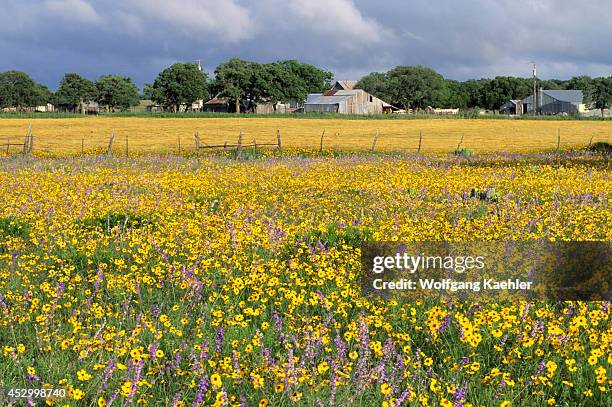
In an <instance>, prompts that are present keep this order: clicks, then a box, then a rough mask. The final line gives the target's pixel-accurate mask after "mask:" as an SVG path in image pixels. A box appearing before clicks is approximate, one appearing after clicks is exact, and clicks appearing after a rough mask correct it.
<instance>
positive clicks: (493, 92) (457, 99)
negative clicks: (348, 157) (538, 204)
mask: <svg viewBox="0 0 612 407" xmlns="http://www.w3.org/2000/svg"><path fill="white" fill-rule="evenodd" d="M356 87H357V88H360V89H363V90H365V91H366V92H368V93H371V94H373V95H374V96H376V97H378V98H380V99H382V100H385V101H387V102H389V103H391V104H393V105H395V106H398V107H401V108H403V109H417V110H418V109H424V108H427V107H428V106H433V107H443V108H460V109H470V108H483V109H487V110H497V109H499V108H500V106H501V105H503V104H504V103H505V102H507V101H508V100H511V99H524V98H525V97H527V96H529V95H532V94H533V79H532V78H520V77H514V76H497V77H495V78H493V79H488V78H485V79H470V80H467V81H463V82H459V81H455V80H450V79H445V78H444V77H443V76H442V75H440V74H439V73H437V72H436V71H434V70H433V69H431V68H427V67H424V66H397V67H395V68H393V69H391V70H389V71H387V72H384V73H382V72H372V73H370V74H368V75H366V76H364V77H363V78H361V79H360V80H359V82H358V83H357V85H356ZM536 87H537V88H538V90H539V89H540V88H542V89H551V90H552V89H558V90H561V89H576V90H582V91H583V95H584V100H583V102H584V103H585V104H586V105H587V106H591V107H594V108H597V109H606V108H609V107H610V106H612V76H611V77H599V78H591V77H589V76H576V77H573V78H571V79H569V80H559V79H550V80H540V79H536Z"/></svg>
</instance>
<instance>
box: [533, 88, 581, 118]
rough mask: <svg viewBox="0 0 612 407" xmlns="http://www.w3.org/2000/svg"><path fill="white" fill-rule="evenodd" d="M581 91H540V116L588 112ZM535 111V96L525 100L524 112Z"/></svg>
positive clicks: (538, 109) (537, 106)
mask: <svg viewBox="0 0 612 407" xmlns="http://www.w3.org/2000/svg"><path fill="white" fill-rule="evenodd" d="M582 99H583V94H582V91H581V90H548V89H540V91H539V92H538V94H537V97H536V112H537V113H538V114H544V115H552V114H579V113H585V112H586V111H587V109H586V106H585V104H584V103H582ZM532 111H533V95H531V96H528V97H526V98H525V99H523V112H524V113H529V112H532Z"/></svg>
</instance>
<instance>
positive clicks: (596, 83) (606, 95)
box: [592, 76, 612, 117]
mask: <svg viewBox="0 0 612 407" xmlns="http://www.w3.org/2000/svg"><path fill="white" fill-rule="evenodd" d="M592 92H593V93H592V97H593V105H594V107H595V108H596V109H600V110H601V117H603V116H604V109H610V108H611V107H612V76H610V77H608V78H603V77H601V78H595V79H593V89H592Z"/></svg>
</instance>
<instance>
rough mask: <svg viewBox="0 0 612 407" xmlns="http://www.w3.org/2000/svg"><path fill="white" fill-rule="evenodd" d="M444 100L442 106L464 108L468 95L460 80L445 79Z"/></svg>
mask: <svg viewBox="0 0 612 407" xmlns="http://www.w3.org/2000/svg"><path fill="white" fill-rule="evenodd" d="M446 89H447V93H446V100H445V101H444V102H443V103H442V107H446V108H459V109H464V108H466V107H467V103H468V95H467V94H466V93H465V92H464V89H463V87H462V86H461V82H458V81H454V80H446Z"/></svg>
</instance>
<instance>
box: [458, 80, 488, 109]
mask: <svg viewBox="0 0 612 407" xmlns="http://www.w3.org/2000/svg"><path fill="white" fill-rule="evenodd" d="M490 82H491V79H470V80H467V81H465V82H461V83H460V86H459V87H460V89H461V90H460V91H461V93H462V94H463V95H464V97H465V100H466V107H468V108H477V107H485V105H486V99H487V97H486V95H487V88H488V87H489V84H490Z"/></svg>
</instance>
